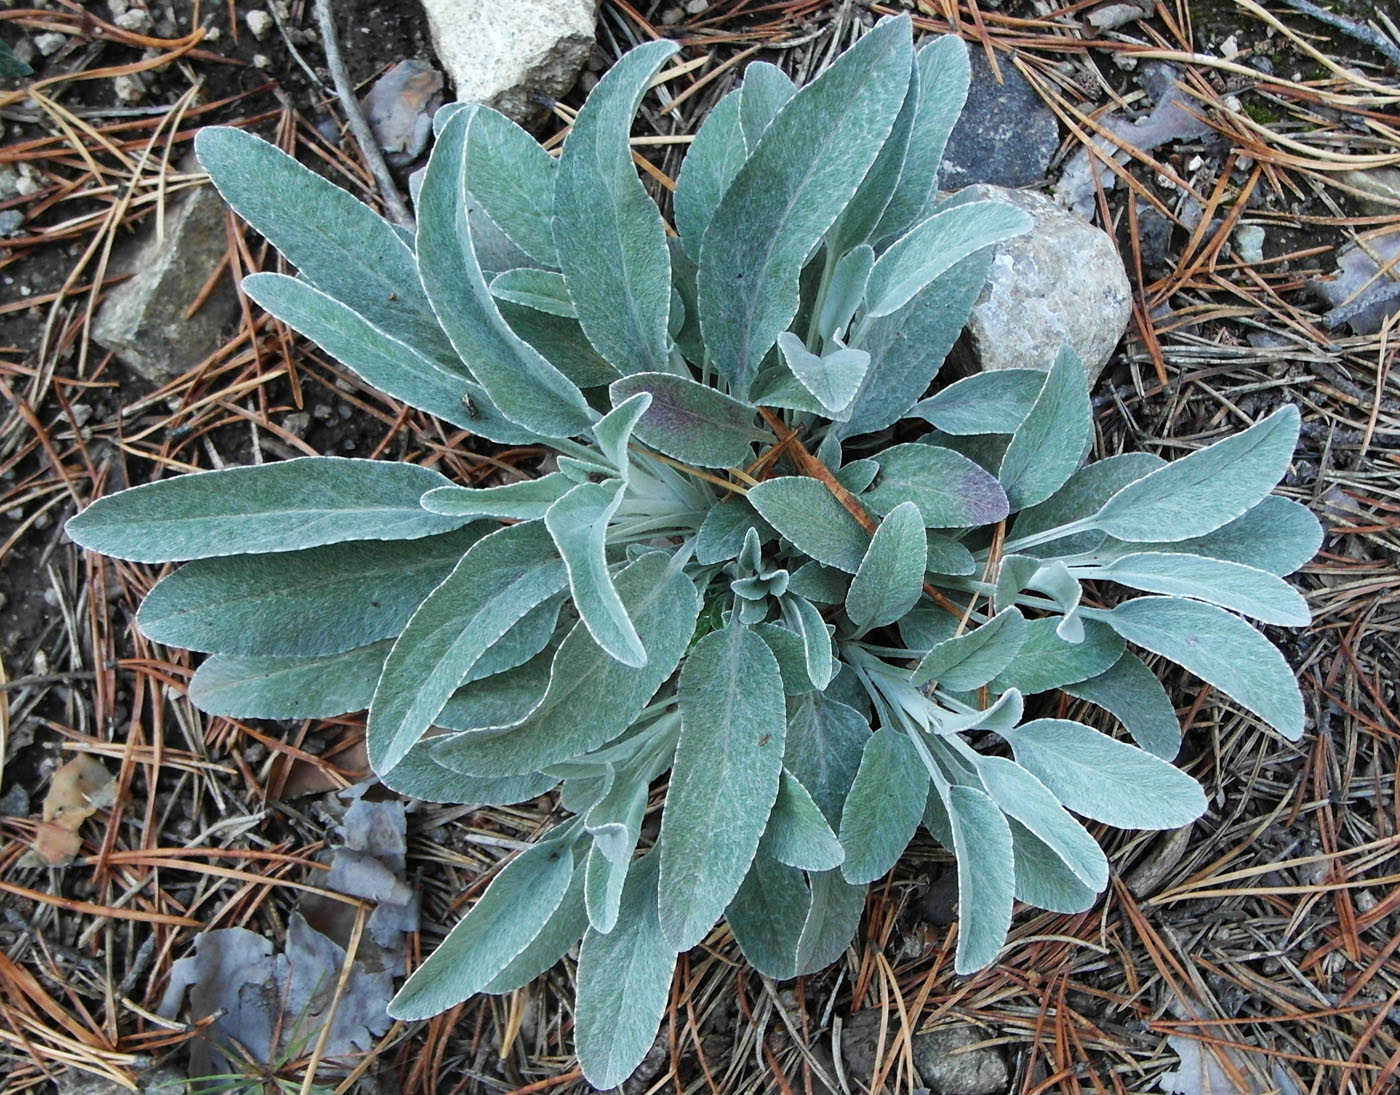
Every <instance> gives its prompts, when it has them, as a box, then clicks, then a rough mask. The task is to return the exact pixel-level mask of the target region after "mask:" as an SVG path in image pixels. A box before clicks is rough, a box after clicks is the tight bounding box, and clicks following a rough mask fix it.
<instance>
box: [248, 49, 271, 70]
mask: <svg viewBox="0 0 1400 1095" xmlns="http://www.w3.org/2000/svg"><path fill="white" fill-rule="evenodd" d="M253 67H254V68H262V69H268V68H271V67H272V58H270V57H269V56H268V55H267V54H265V53H255V54H253Z"/></svg>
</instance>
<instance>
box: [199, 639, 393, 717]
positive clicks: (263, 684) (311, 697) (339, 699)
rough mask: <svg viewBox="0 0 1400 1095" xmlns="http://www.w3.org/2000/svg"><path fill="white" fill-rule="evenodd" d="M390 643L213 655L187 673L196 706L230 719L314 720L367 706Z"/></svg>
mask: <svg viewBox="0 0 1400 1095" xmlns="http://www.w3.org/2000/svg"><path fill="white" fill-rule="evenodd" d="M390 645H391V644H390V643H388V642H381V643H374V644H373V645H371V646H362V647H359V648H358V649H355V650H346V651H344V652H342V653H339V654H327V655H323V656H322V657H319V658H279V657H262V656H246V655H241V654H215V655H213V656H212V657H210V658H206V659H205V660H204V664H203V665H201V666H200V667H199V669H198V671H197V672H196V673H195V675H194V676H193V677H192V678H190V685H189V699H190V702H191V703H192V704H194V705H195V706H196V707H198V708H199V709H200V710H201V711H203V712H205V713H206V714H210V715H224V716H227V717H229V718H235V719H319V718H332V717H334V716H336V715H344V714H347V713H349V712H351V711H359V710H362V709H363V708H365V707H368V706H369V701H370V698H371V697H372V696H373V695H374V682H375V681H377V680H378V679H379V672H380V670H381V669H382V668H383V667H384V659H385V658H387V657H388V656H389V647H390Z"/></svg>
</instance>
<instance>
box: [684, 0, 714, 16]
mask: <svg viewBox="0 0 1400 1095" xmlns="http://www.w3.org/2000/svg"><path fill="white" fill-rule="evenodd" d="M709 8H710V0H690V3H688V4H686V6H685V10H686V12H687V13H688V14H690V15H699V14H700V13H701V12H702V11H708V10H709Z"/></svg>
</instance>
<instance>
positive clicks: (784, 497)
mask: <svg viewBox="0 0 1400 1095" xmlns="http://www.w3.org/2000/svg"><path fill="white" fill-rule="evenodd" d="M746 497H747V498H748V500H749V504H750V505H751V506H753V508H754V509H756V510H758V512H759V514H760V515H761V516H762V517H763V518H764V519H765V520H766V521H767V522H768V523H769V524H770V525H772V526H773V527H774V528H775V529H777V530H778V532H779V533H781V534H782V535H783V536H785V537H787V538H788V539H789V540H791V541H792V543H793V544H794V545H795V546H796V547H797V549H798V550H799V551H801V552H803V553H804V554H806V555H810V556H811V557H812V558H813V559H815V560H817V562H819V563H825V564H826V565H827V566H833V567H836V568H837V569H838V570H844V571H846V572H847V573H848V574H854V573H855V572H856V571H858V570H859V569H860V564H861V560H863V559H864V558H865V552H866V549H867V548H868V547H869V545H870V537H868V536H867V535H866V534H865V530H864V529H863V528H861V527H860V522H858V521H857V520H856V519H855V518H854V517H852V516H851V515H850V514H849V513H847V512H846V510H845V508H844V507H843V506H842V505H841V503H840V502H838V501H836V499H835V498H834V497H832V494H831V491H829V490H827V488H826V487H825V486H823V485H822V484H821V483H819V482H818V481H817V480H815V479H809V478H807V477H806V476H798V475H789V476H783V477H780V478H778V479H766V480H764V481H763V482H762V483H760V484H759V485H758V486H756V487H751V488H750V489H749V492H748V494H747V495H746ZM899 501H903V499H899ZM890 508H891V509H893V508H894V507H893V505H891V507H890Z"/></svg>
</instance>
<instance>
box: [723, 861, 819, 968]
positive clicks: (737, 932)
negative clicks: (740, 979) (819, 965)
mask: <svg viewBox="0 0 1400 1095" xmlns="http://www.w3.org/2000/svg"><path fill="white" fill-rule="evenodd" d="M811 903H812V895H811V892H810V891H809V890H808V889H807V883H806V881H805V880H804V879H803V877H802V872H801V871H799V870H798V869H797V868H795V867H789V866H787V865H786V864H784V863H780V862H779V861H778V860H777V859H775V858H774V857H773V856H772V855H770V854H769V851H768V843H767V841H765V842H764V844H763V845H761V846H760V847H759V849H758V854H757V855H755V856H754V860H753V862H752V863H751V864H749V873H748V874H746V875H745V876H744V882H743V885H741V886H740V887H739V892H738V893H736V894H735V895H734V900H733V901H731V902H730V903H729V908H727V909H725V910H724V919H725V922H726V923H727V924H728V925H729V930H730V931H732V932H733V933H734V939H735V941H736V942H737V943H738V944H739V950H740V951H742V952H743V955H744V957H745V958H746V959H747V960H748V963H749V965H751V966H753V967H754V969H756V970H758V972H759V973H761V974H763V975H764V976H765V977H771V978H773V979H774V980H775V981H786V980H789V979H790V978H793V977H796V976H797V972H798V971H797V945H798V941H799V940H800V939H801V937H802V926H803V924H805V923H806V920H807V910H808V908H809V907H810V905H811Z"/></svg>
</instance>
